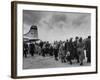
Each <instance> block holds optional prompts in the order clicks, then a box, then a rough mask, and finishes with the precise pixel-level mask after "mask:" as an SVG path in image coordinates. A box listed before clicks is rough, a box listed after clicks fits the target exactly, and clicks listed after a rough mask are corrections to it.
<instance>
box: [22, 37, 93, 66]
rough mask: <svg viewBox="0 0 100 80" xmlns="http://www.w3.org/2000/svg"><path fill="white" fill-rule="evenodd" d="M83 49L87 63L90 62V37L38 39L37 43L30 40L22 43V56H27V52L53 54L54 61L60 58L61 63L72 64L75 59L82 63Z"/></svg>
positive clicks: (32, 54) (83, 57)
mask: <svg viewBox="0 0 100 80" xmlns="http://www.w3.org/2000/svg"><path fill="white" fill-rule="evenodd" d="M84 50H85V51H86V57H87V63H90V62H91V37H90V36H88V38H86V39H84V40H83V39H82V37H80V38H79V37H76V38H75V40H74V41H73V38H70V39H69V40H66V41H54V43H49V41H40V42H39V43H36V42H30V43H26V42H24V43H23V56H24V57H27V55H28V54H30V55H31V56H34V54H38V55H41V56H43V57H46V56H53V57H54V59H55V60H56V61H58V60H61V62H62V63H66V62H69V63H70V64H73V61H72V60H76V61H77V63H80V65H83V60H84V59H85V54H84Z"/></svg>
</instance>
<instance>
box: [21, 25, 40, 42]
mask: <svg viewBox="0 0 100 80" xmlns="http://www.w3.org/2000/svg"><path fill="white" fill-rule="evenodd" d="M23 38H24V42H31V41H38V40H39V39H38V28H37V26H36V25H32V26H31V28H30V30H29V32H28V33H26V34H24V35H23Z"/></svg>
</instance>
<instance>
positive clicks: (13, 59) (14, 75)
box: [11, 1, 98, 79]
mask: <svg viewBox="0 0 100 80" xmlns="http://www.w3.org/2000/svg"><path fill="white" fill-rule="evenodd" d="M18 4H23V5H24V4H26V5H43V6H59V7H72V8H74V7H76V8H89V9H95V10H96V13H95V14H96V16H95V20H96V21H95V22H96V25H95V27H96V29H95V30H96V34H95V35H96V42H95V43H96V46H95V48H96V52H95V53H96V68H95V71H92V72H91V71H90V72H76V73H66V72H64V73H61V74H60V73H58V74H45V75H27V76H18V75H17V58H18V56H17V53H18V52H17V36H18V33H17V25H18V24H17V5H18ZM97 13H98V9H97V6H89V5H74V4H58V3H42V2H25V1H12V2H11V77H12V78H15V79H18V78H35V77H51V76H67V75H82V74H96V73H98V67H97V66H98V65H97V63H98V54H97V49H98V47H97V44H98V43H97V42H98V41H97V40H98V32H97V31H98V26H97V24H98V14H97Z"/></svg>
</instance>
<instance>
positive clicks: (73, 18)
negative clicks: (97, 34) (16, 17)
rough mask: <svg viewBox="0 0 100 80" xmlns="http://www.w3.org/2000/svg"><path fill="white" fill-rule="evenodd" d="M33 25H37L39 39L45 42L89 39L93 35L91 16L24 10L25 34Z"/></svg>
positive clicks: (87, 14)
mask: <svg viewBox="0 0 100 80" xmlns="http://www.w3.org/2000/svg"><path fill="white" fill-rule="evenodd" d="M32 25H37V27H38V38H39V39H41V40H44V41H55V40H58V41H59V40H66V39H70V38H71V37H72V38H75V37H76V36H78V37H82V38H87V36H89V35H91V14H90V13H75V12H54V11H34V10H23V32H24V33H23V34H26V33H27V32H29V29H30V27H31V26H32Z"/></svg>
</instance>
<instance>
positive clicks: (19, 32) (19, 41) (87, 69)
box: [17, 4, 96, 76]
mask: <svg viewBox="0 0 100 80" xmlns="http://www.w3.org/2000/svg"><path fill="white" fill-rule="evenodd" d="M23 9H24V10H43V11H60V12H61V11H62V12H81V13H91V35H92V36H91V43H92V44H91V66H86V67H70V68H69V67H67V68H51V69H29V70H23V65H22V64H23V52H22V50H23V45H22V42H23V40H22V37H23V35H22V31H23V30H22V26H23ZM95 13H96V10H95V9H90V8H74V7H58V6H45V5H28V4H17V76H32V75H46V74H62V73H78V72H79V73H80V72H93V71H95V70H96V59H95V58H96V49H95V47H96V46H95V45H96V43H95V42H96V41H95V39H96V18H95V17H96V14H95Z"/></svg>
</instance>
